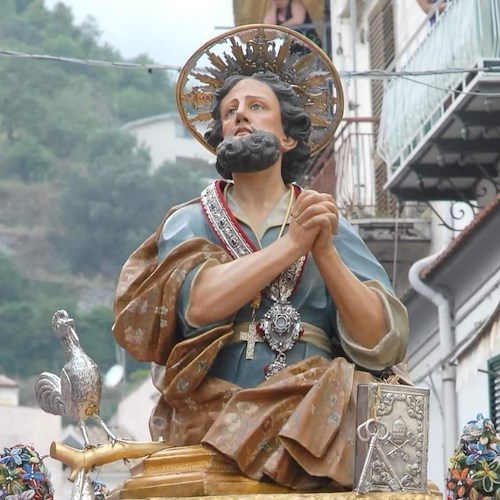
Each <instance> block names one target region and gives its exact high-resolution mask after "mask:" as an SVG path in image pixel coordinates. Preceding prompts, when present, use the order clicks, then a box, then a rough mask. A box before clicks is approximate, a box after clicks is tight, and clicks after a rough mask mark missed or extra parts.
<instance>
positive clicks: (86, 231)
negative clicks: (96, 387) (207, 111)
mask: <svg viewBox="0 0 500 500" xmlns="http://www.w3.org/2000/svg"><path fill="white" fill-rule="evenodd" d="M100 35H101V34H100V31H99V27H98V26H97V23H96V22H95V20H94V19H92V18H88V19H86V20H85V21H84V22H83V23H82V24H81V25H80V26H77V25H75V22H74V18H73V14H72V12H71V9H70V8H68V7H66V6H65V5H64V4H62V3H58V4H57V5H56V6H55V7H54V8H53V9H52V10H49V9H47V8H46V7H45V6H44V1H43V0H1V1H0V46H1V47H2V48H4V49H7V50H11V51H19V52H24V53H32V54H49V55H53V56H58V57H70V58H79V59H93V60H102V61H118V62H119V61H123V59H122V57H121V55H120V53H119V52H118V51H117V50H115V49H114V48H113V47H110V46H109V45H106V44H102V43H101V42H100ZM134 62H137V63H145V64H148V63H152V62H153V61H151V60H150V59H149V58H148V57H147V56H140V57H138V58H136V59H135V60H134ZM0 72H1V74H2V84H1V85H0V178H2V177H3V178H4V179H5V178H10V179H11V180H9V181H8V182H5V181H4V184H6V185H9V186H10V185H12V186H15V184H16V183H18V184H19V183H20V182H22V183H31V184H32V185H31V186H30V189H31V188H36V187H37V185H33V183H39V184H38V185H40V186H41V187H43V188H44V189H43V190H42V191H44V192H45V187H46V188H47V191H48V190H49V189H50V190H51V191H50V197H49V198H50V199H51V200H52V199H57V200H59V205H58V208H57V213H56V214H54V218H53V219H52V222H51V223H50V227H48V226H45V227H40V226H41V223H40V221H41V219H43V220H46V219H47V217H46V216H44V217H43V218H40V217H34V219H33V220H30V221H29V222H27V223H26V229H27V231H26V232H27V233H29V232H30V231H32V230H33V228H36V230H37V231H38V232H39V233H40V232H44V234H47V235H50V236H51V238H52V241H53V242H54V243H55V245H56V248H57V250H58V256H59V260H58V261H57V263H56V264H55V265H54V269H51V270H50V271H51V272H56V271H57V265H59V267H60V268H61V269H62V270H64V271H67V270H71V272H72V273H74V274H75V275H76V274H78V275H85V276H90V275H94V274H97V273H100V274H103V275H105V276H107V277H108V278H111V279H113V280H116V277H117V272H118V270H119V268H120V267H121V265H122V264H123V262H124V261H125V259H126V257H127V256H128V255H129V254H130V252H131V251H132V250H133V249H134V248H135V247H136V246H137V245H138V244H139V243H140V242H141V241H142V240H143V239H144V238H146V237H147V236H148V235H149V234H150V233H151V232H152V231H153V230H154V229H155V228H156V226H157V224H159V223H160V221H161V219H162V217H163V215H164V213H165V212H166V211H167V210H168V209H169V208H170V207H171V206H172V205H175V204H178V203H180V202H183V201H186V200H187V199H189V198H191V197H194V196H196V195H198V194H199V192H200V189H201V187H202V185H203V184H204V183H205V182H204V180H203V179H204V178H206V177H207V175H210V173H208V172H203V171H198V170H196V169H194V168H186V167H183V166H181V165H177V164H166V165H164V166H162V167H161V168H160V169H159V170H158V171H156V172H154V173H153V172H151V170H150V169H151V166H150V159H149V155H148V152H147V151H146V150H144V149H143V148H141V147H138V145H137V144H136V142H135V140H134V139H133V138H132V137H130V136H128V135H126V134H124V133H123V132H121V131H120V127H121V125H122V124H123V123H125V122H126V121H130V120H137V119H141V118H144V117H147V116H150V115H153V114H160V113H166V112H168V111H171V110H173V109H174V108H175V103H174V98H173V96H174V83H173V78H172V77H171V75H170V74H169V73H167V72H165V71H157V70H155V71H152V72H148V71H146V70H131V69H128V70H124V69H117V68H103V67H94V66H90V65H85V64H68V63H65V62H60V61H59V62H58V61H46V60H35V59H32V58H8V57H4V58H0ZM6 189H7V188H6ZM56 194H57V196H55V195H56ZM12 199H19V197H16V196H14V197H12ZM44 206H51V205H50V204H47V205H44ZM35 212H36V210H35ZM2 224H7V225H8V221H7V222H6V221H5V220H2ZM13 225H15V226H16V231H17V230H21V229H22V228H20V227H19V224H17V223H16V224H13ZM0 229H1V228H0ZM55 261H56V259H54V262H55ZM47 271H49V270H47ZM54 281H55V282H59V281H57V280H54ZM77 303H78V298H77V295H76V292H75V291H74V289H72V288H71V287H57V286H54V284H53V283H50V282H40V281H34V280H33V279H32V278H31V277H29V276H28V275H25V274H24V273H23V270H22V265H18V264H17V263H16V262H15V261H14V260H13V259H12V258H8V257H6V256H5V255H3V254H1V253H0V346H1V348H0V373H6V374H7V375H10V376H15V377H24V376H30V375H31V376H32V375H37V374H38V373H40V372H41V371H52V372H54V373H59V371H60V369H61V367H62V366H63V364H64V359H63V353H62V350H61V348H60V345H59V343H58V341H57V339H56V338H55V336H54V334H53V332H52V327H51V324H50V323H51V318H52V315H53V313H54V312H55V311H56V310H58V309H66V310H67V311H68V312H69V313H70V315H71V316H72V317H73V318H74V319H75V322H76V327H77V333H78V334H79V336H80V341H81V344H82V346H83V347H84V348H85V350H86V351H87V352H88V353H89V354H90V355H91V356H92V357H93V358H94V359H96V361H97V362H98V364H99V366H100V367H101V369H102V370H106V369H107V368H109V367H110V366H111V365H112V364H114V363H115V342H114V339H113V338H112V336H111V333H110V331H111V325H112V321H113V317H112V311H111V308H110V307H105V308H99V309H97V310H93V311H87V312H81V311H78V310H77ZM137 368H138V364H137V363H134V362H130V363H128V370H134V369H137Z"/></svg>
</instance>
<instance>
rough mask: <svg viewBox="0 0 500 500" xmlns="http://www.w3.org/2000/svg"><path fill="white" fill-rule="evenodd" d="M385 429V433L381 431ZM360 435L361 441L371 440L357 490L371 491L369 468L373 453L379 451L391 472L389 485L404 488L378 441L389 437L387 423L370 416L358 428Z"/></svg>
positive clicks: (393, 488) (399, 488)
mask: <svg viewBox="0 0 500 500" xmlns="http://www.w3.org/2000/svg"><path fill="white" fill-rule="evenodd" d="M381 431H383V434H382V433H381ZM357 434H358V437H359V439H360V440H361V441H368V440H370V444H369V445H368V451H367V453H366V458H365V463H364V464H363V470H362V471H361V476H360V477H359V481H358V486H357V488H356V491H358V492H359V493H366V492H368V491H370V487H371V479H369V478H368V469H369V468H370V465H371V462H372V459H373V455H374V453H375V452H377V454H378V456H379V457H380V459H381V460H382V462H384V465H385V466H386V467H387V470H388V472H389V474H390V478H389V481H388V486H389V488H390V489H391V490H392V491H398V490H401V489H402V486H401V482H400V480H399V478H398V476H397V474H396V472H395V471H394V469H393V467H392V465H391V464H390V462H389V460H388V459H387V457H386V456H385V453H384V452H383V450H382V449H381V448H380V446H379V445H378V443H377V441H378V440H379V439H380V440H382V441H383V440H384V439H386V438H387V436H388V434H389V432H388V430H387V427H386V426H385V424H383V423H382V422H380V421H379V420H376V419H374V418H370V419H369V420H367V421H366V422H364V423H363V424H361V425H360V426H359V427H358V429H357Z"/></svg>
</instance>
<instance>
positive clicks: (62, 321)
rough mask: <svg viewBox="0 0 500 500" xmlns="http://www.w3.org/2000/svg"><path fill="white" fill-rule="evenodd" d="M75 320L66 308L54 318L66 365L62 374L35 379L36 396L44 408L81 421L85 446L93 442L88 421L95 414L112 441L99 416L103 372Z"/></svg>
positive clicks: (110, 433)
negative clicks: (86, 347)
mask: <svg viewBox="0 0 500 500" xmlns="http://www.w3.org/2000/svg"><path fill="white" fill-rule="evenodd" d="M74 326H75V325H74V321H73V320H72V319H71V318H70V317H69V316H68V313H67V312H66V311H63V310H61V311H57V312H56V313H55V314H54V316H53V317H52V328H53V329H54V332H55V334H56V336H57V338H58V339H59V341H60V342H61V346H62V348H63V351H64V356H65V358H66V364H65V365H64V367H63V369H62V370H61V376H60V377H58V376H57V375H54V374H53V373H49V372H43V373H41V374H40V375H39V376H38V378H37V380H36V382H35V395H36V399H37V401H38V404H39V405H40V408H42V410H44V411H46V412H47V413H52V414H53V415H61V416H65V417H69V418H71V419H72V420H74V421H76V422H77V423H78V426H79V427H80V429H81V431H82V434H83V439H84V442H85V447H90V446H91V444H90V441H89V437H88V433H87V429H86V427H85V420H86V419H87V418H89V417H94V418H95V419H96V420H97V421H98V422H99V424H100V425H101V427H102V428H103V429H104V431H105V432H106V434H107V435H108V437H109V438H110V439H111V441H112V442H113V443H115V442H116V441H117V439H116V437H115V436H114V435H113V433H112V432H111V431H110V430H109V429H108V426H107V425H106V424H105V422H104V421H103V420H102V418H101V417H100V415H99V405H100V402H101V394H102V379H101V372H100V371H99V368H98V366H97V364H96V363H95V362H94V361H93V360H92V359H91V358H90V357H89V356H87V354H85V352H84V351H83V349H82V347H81V346H80V341H79V339H78V335H77V334H76V332H75V328H74Z"/></svg>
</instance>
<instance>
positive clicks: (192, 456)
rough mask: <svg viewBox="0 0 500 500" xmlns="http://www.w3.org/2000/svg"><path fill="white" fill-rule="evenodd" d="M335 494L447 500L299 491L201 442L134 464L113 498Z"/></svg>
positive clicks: (431, 499) (294, 499) (431, 497)
mask: <svg viewBox="0 0 500 500" xmlns="http://www.w3.org/2000/svg"><path fill="white" fill-rule="evenodd" d="M200 497H205V498H207V499H209V498H211V499H220V500H243V499H254V500H256V499H259V500H260V499H280V498H283V499H286V500H298V499H311V500H315V499H318V500H320V499H332V500H355V499H356V500H363V499H370V500H437V499H439V500H441V499H442V494H441V493H440V492H439V490H438V489H437V488H435V487H431V488H430V491H429V492H428V493H422V492H412V493H410V492H401V491H400V492H377V493H369V494H363V495H361V494H356V493H354V492H341V493H335V492H328V491H323V492H316V493H313V492H303V493H297V492H295V491H292V490H290V489H288V488H285V487H283V486H279V485H276V484H274V483H266V482H261V481H254V480H253V479H250V478H248V477H246V476H243V475H241V473H240V472H239V471H238V470H237V469H236V467H235V466H234V465H233V464H232V463H231V462H229V461H228V460H226V459H225V458H224V457H222V456H220V455H219V454H216V453H214V452H212V451H210V450H207V449H205V448H203V447H201V446H188V447H180V448H170V449H166V450H163V451H160V452H157V453H154V454H153V455H151V456H149V457H147V458H146V459H144V460H143V461H142V462H140V463H138V464H137V465H135V466H134V467H132V468H131V477H130V479H128V480H127V481H126V482H125V483H124V484H123V485H121V486H120V487H118V488H116V489H115V490H114V491H113V492H112V493H111V495H110V496H108V497H107V499H108V500H121V499H127V500H139V499H141V500H143V499H149V500H157V499H158V500H159V499H167V498H169V499H172V498H179V499H180V498H182V499H189V498H191V499H193V498H200Z"/></svg>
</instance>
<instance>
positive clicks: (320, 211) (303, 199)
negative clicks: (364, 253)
mask: <svg viewBox="0 0 500 500" xmlns="http://www.w3.org/2000/svg"><path fill="white" fill-rule="evenodd" d="M338 227H339V218H338V209H337V205H336V203H335V199H334V198H333V196H331V195H330V194H326V193H318V192H317V191H313V190H311V189H306V190H304V191H302V193H301V194H300V195H299V196H298V197H297V200H296V201H295V204H294V205H293V206H292V209H291V212H290V224H289V228H288V234H289V237H290V238H291V239H292V241H293V242H294V244H295V245H297V246H298V247H299V248H300V249H301V250H302V251H303V254H306V253H307V252H309V251H311V252H312V253H313V254H315V253H318V252H321V251H324V250H326V249H328V248H330V247H331V242H332V235H335V234H337V232H338Z"/></svg>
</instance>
